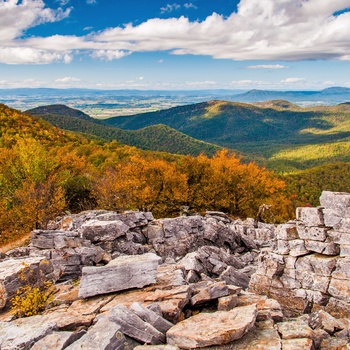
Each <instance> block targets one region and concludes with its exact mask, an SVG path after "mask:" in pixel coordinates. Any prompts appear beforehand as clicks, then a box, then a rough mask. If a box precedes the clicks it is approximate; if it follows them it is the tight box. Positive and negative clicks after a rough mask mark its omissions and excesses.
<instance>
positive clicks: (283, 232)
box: [276, 223, 299, 241]
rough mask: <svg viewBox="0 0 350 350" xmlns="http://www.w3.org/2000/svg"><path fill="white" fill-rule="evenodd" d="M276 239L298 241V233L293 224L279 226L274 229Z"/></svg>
mask: <svg viewBox="0 0 350 350" xmlns="http://www.w3.org/2000/svg"><path fill="white" fill-rule="evenodd" d="M276 237H277V239H280V240H284V241H290V240H292V239H298V238H299V235H298V231H297V227H296V224H295V223H289V224H281V225H278V226H277V228H276Z"/></svg>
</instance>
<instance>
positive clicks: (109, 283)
mask: <svg viewBox="0 0 350 350" xmlns="http://www.w3.org/2000/svg"><path fill="white" fill-rule="evenodd" d="M160 260H161V258H160V257H159V256H157V255H155V254H153V253H147V254H143V255H134V256H121V257H119V258H117V259H114V260H112V261H111V262H110V263H108V264H107V265H106V266H101V267H84V268H83V276H82V278H81V281H80V288H79V297H80V298H87V297H90V296H94V295H99V294H105V293H111V292H116V291H120V290H125V289H130V288H142V287H144V286H146V285H149V284H152V283H155V282H156V277H157V267H158V264H159V262H160Z"/></svg>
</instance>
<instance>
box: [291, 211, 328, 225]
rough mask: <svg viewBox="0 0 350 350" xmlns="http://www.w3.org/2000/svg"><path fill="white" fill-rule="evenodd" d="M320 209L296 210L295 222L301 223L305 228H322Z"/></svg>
mask: <svg viewBox="0 0 350 350" xmlns="http://www.w3.org/2000/svg"><path fill="white" fill-rule="evenodd" d="M322 209H323V208H322V207H317V208H308V207H303V208H297V210H296V218H297V220H299V221H301V222H303V223H304V224H305V226H323V225H324V218H323V212H322Z"/></svg>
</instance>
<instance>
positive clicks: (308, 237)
mask: <svg viewBox="0 0 350 350" xmlns="http://www.w3.org/2000/svg"><path fill="white" fill-rule="evenodd" d="M320 202H321V206H320V207H317V208H298V209H297V213H296V214H297V215H296V220H295V221H291V222H289V223H287V224H282V225H279V226H278V227H277V229H276V235H277V248H276V250H275V251H274V252H268V253H267V254H265V255H261V257H260V264H259V267H258V269H257V271H256V273H255V274H254V275H253V276H252V279H251V281H250V289H251V290H252V291H254V292H258V293H263V294H266V295H269V296H271V297H273V298H275V299H277V300H278V301H279V302H280V303H281V304H282V305H283V306H284V308H285V310H286V311H287V314H290V315H297V314H301V313H304V312H308V311H312V310H313V309H317V308H323V309H324V310H326V311H328V312H330V313H332V314H333V315H336V316H339V317H343V316H346V317H349V316H350V292H349V290H350V274H349V272H348V271H349V270H348V268H347V267H350V265H349V255H350V251H349V254H348V253H347V250H348V247H350V226H348V224H347V222H348V221H350V194H348V193H339V192H335V193H334V192H328V191H324V192H323V193H322V195H321V198H320Z"/></svg>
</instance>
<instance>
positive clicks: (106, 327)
mask: <svg viewBox="0 0 350 350" xmlns="http://www.w3.org/2000/svg"><path fill="white" fill-rule="evenodd" d="M124 343H125V337H124V334H123V333H122V331H121V326H120V325H118V324H116V323H115V322H111V321H110V320H108V319H107V318H105V317H101V318H99V320H98V321H97V323H96V324H95V325H94V326H92V327H91V328H90V329H89V330H88V332H87V333H86V334H85V335H83V336H82V337H81V338H80V339H79V340H77V341H76V342H74V343H73V344H71V345H70V346H68V347H67V348H66V349H67V350H81V349H84V350H112V349H113V350H124Z"/></svg>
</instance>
